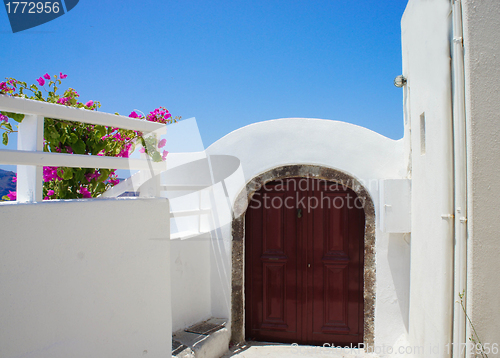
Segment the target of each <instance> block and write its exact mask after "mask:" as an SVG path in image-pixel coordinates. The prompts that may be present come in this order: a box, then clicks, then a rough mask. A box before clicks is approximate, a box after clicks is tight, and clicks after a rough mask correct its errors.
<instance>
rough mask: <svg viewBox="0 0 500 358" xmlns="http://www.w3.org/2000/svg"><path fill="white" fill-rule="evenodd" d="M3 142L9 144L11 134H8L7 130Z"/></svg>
mask: <svg viewBox="0 0 500 358" xmlns="http://www.w3.org/2000/svg"><path fill="white" fill-rule="evenodd" d="M2 143H3V144H4V145H7V144H9V136H8V135H7V133H6V132H3V140H2Z"/></svg>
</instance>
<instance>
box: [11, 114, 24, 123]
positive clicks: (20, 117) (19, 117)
mask: <svg viewBox="0 0 500 358" xmlns="http://www.w3.org/2000/svg"><path fill="white" fill-rule="evenodd" d="M11 118H12V119H13V120H15V121H16V122H18V123H21V122H22V121H23V119H24V114H21V113H12V116H11Z"/></svg>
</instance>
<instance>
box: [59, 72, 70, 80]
mask: <svg viewBox="0 0 500 358" xmlns="http://www.w3.org/2000/svg"><path fill="white" fill-rule="evenodd" d="M59 77H60V78H61V79H62V80H63V79H65V78H66V77H68V75H63V73H62V72H59Z"/></svg>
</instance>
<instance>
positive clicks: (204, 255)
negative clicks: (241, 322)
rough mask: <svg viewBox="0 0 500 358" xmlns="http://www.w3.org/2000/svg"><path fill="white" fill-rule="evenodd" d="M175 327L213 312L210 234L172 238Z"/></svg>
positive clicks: (193, 321) (173, 321)
mask: <svg viewBox="0 0 500 358" xmlns="http://www.w3.org/2000/svg"><path fill="white" fill-rule="evenodd" d="M170 247H171V255H170V257H171V260H170V270H171V272H172V276H171V277H172V330H173V331H174V332H175V331H177V330H179V329H183V328H186V327H188V326H190V325H193V324H195V323H198V322H200V321H203V320H205V319H208V318H210V317H211V316H212V308H211V298H210V295H211V288H210V272H211V270H212V269H211V267H210V237H207V236H206V235H205V236H204V237H201V238H199V237H190V238H187V239H183V240H182V239H175V240H171V245H170Z"/></svg>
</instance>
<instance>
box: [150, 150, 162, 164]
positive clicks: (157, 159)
mask: <svg viewBox="0 0 500 358" xmlns="http://www.w3.org/2000/svg"><path fill="white" fill-rule="evenodd" d="M151 158H153V162H161V154H160V153H159V152H156V151H155V152H154V153H153V155H152V156H151Z"/></svg>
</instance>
